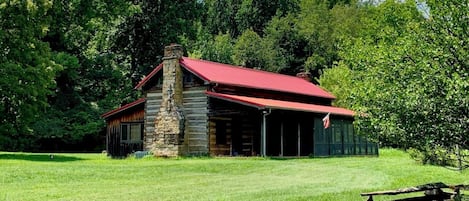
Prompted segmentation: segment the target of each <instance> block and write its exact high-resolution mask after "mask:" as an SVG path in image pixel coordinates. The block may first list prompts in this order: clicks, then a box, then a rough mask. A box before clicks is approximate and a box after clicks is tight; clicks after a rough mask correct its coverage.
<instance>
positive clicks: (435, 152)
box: [407, 146, 458, 167]
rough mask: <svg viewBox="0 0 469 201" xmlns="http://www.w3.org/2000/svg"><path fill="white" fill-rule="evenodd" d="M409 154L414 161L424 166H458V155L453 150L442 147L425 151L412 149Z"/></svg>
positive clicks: (428, 148) (429, 148)
mask: <svg viewBox="0 0 469 201" xmlns="http://www.w3.org/2000/svg"><path fill="white" fill-rule="evenodd" d="M407 152H408V153H409V155H410V157H411V158H412V159H414V160H416V161H417V162H419V163H422V164H431V165H440V166H453V167H457V166H458V160H457V156H456V154H455V153H454V152H452V150H446V149H444V148H443V147H440V146H434V147H426V148H425V150H424V151H421V150H418V149H414V148H410V149H408V150H407Z"/></svg>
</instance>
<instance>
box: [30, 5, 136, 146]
mask: <svg viewBox="0 0 469 201" xmlns="http://www.w3.org/2000/svg"><path fill="white" fill-rule="evenodd" d="M134 9H135V8H134V6H133V5H131V4H129V3H128V2H126V1H113V2H103V1H92V0H82V1H73V2H69V1H54V3H53V4H52V7H51V9H50V10H49V12H48V16H50V17H51V21H50V28H49V30H50V31H49V32H48V33H47V35H46V36H45V37H44V38H43V39H42V40H43V41H44V42H46V43H48V44H50V47H51V49H52V56H51V60H52V61H53V62H54V63H56V64H58V65H60V66H62V68H63V70H62V71H61V72H60V73H57V75H56V77H55V82H56V87H55V89H54V92H55V93H54V94H52V95H50V96H48V105H47V107H45V108H43V109H42V110H41V112H40V113H39V114H40V115H41V118H40V119H38V120H37V121H35V122H34V124H32V125H31V127H32V131H33V133H34V135H35V136H36V137H37V139H38V141H37V142H36V143H34V144H36V145H38V146H40V147H39V148H40V149H43V150H44V149H48V150H49V149H61V150H63V149H75V150H82V149H85V148H84V146H81V147H72V146H71V145H73V144H80V143H81V142H82V141H83V139H84V138H85V137H90V138H97V139H98V138H99V133H100V132H101V131H102V130H103V128H104V122H103V121H102V119H100V114H102V113H103V112H104V111H106V110H108V109H110V108H115V107H116V106H117V105H119V104H120V101H122V100H125V99H126V98H127V99H132V97H130V98H129V95H128V94H126V93H125V92H127V91H129V90H130V89H131V86H130V79H128V78H127V77H126V76H125V75H126V72H127V71H128V70H127V69H126V66H125V65H120V64H118V63H117V60H118V57H119V56H120V55H117V54H115V53H112V52H111V50H110V48H111V45H112V44H113V40H112V36H113V35H114V34H115V32H116V27H117V25H118V24H120V23H121V19H122V18H123V17H125V16H127V15H129V14H131V13H132V12H135V11H134ZM104 100H105V101H104ZM83 144H85V143H83ZM83 144H81V145H83ZM86 144H92V142H90V141H88V142H86Z"/></svg>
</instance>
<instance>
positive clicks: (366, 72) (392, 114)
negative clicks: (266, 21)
mask: <svg viewBox="0 0 469 201" xmlns="http://www.w3.org/2000/svg"><path fill="white" fill-rule="evenodd" d="M430 5H431V9H430V10H431V14H432V16H431V18H430V19H424V18H423V17H422V16H421V14H420V13H419V12H418V11H417V10H416V6H415V4H414V3H413V2H405V3H396V2H394V1H386V2H384V3H382V4H380V5H379V6H376V7H375V6H371V7H369V8H368V11H367V14H366V15H365V16H363V17H360V19H361V21H362V22H364V23H365V25H364V26H366V27H368V28H367V29H362V30H359V36H360V37H357V38H355V39H353V40H351V42H349V43H344V44H345V45H344V46H343V48H341V51H340V56H341V57H342V58H343V61H342V62H340V63H339V64H338V66H339V69H331V70H326V73H325V74H324V76H323V77H321V79H320V83H324V84H325V85H324V87H326V88H327V89H329V90H331V91H332V92H333V93H334V92H337V93H338V95H337V97H339V100H337V102H338V103H339V104H340V105H342V106H348V107H350V108H354V109H355V110H356V111H358V112H359V116H358V117H357V119H358V121H357V122H356V123H357V125H358V126H359V129H360V131H361V132H362V133H365V134H366V133H368V134H369V133H373V136H374V138H376V139H379V141H380V142H381V143H382V144H383V145H385V146H398V147H403V148H410V147H412V148H415V149H416V150H418V151H419V152H421V153H422V154H424V155H425V157H427V156H428V157H430V158H432V157H433V154H434V153H432V152H433V151H434V150H435V149H434V147H439V148H438V149H443V150H450V149H452V148H453V147H454V145H455V144H459V145H460V146H461V147H467V144H468V142H467V139H468V137H469V136H468V134H467V130H469V120H468V116H467V115H468V108H469V107H468V106H469V105H468V101H469V96H468V94H467V93H465V91H467V89H468V88H467V87H468V86H469V81H468V80H469V79H468V78H467V75H468V71H467V69H468V68H467V59H463V58H468V55H467V52H468V51H467V46H464V45H462V44H465V43H467V40H468V39H467V38H468V37H469V35H468V32H467V19H466V18H464V17H458V16H464V15H465V14H462V13H467V12H466V11H467V8H466V10H464V9H465V8H461V7H459V4H458V3H456V2H452V1H448V2H446V3H445V4H444V5H447V7H446V6H444V5H439V4H433V3H432V4H430ZM463 7H464V6H463ZM446 8H452V9H449V10H448V9H446ZM448 16H453V17H450V18H448ZM464 20H465V22H463V21H464ZM459 44H461V45H459ZM345 69H348V70H345ZM329 71H330V72H329ZM344 71H346V72H350V74H349V75H348V79H340V78H337V77H334V76H330V74H333V73H337V72H339V73H340V72H344ZM333 83H339V84H340V85H342V86H351V87H350V88H349V89H348V90H342V89H340V88H337V87H334V86H335V85H334V84H333ZM351 83H352V84H351ZM350 84H351V85H350ZM437 155H438V154H437ZM433 158H435V157H433ZM438 158H440V155H438V156H436V158H435V160H434V161H439V159H438ZM425 160H426V159H425ZM431 160H433V159H431Z"/></svg>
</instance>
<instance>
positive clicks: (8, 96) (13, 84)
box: [0, 1, 60, 150]
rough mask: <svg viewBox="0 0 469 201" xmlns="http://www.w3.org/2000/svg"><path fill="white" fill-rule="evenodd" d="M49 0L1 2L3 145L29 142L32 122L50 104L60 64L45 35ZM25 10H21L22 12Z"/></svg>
mask: <svg viewBox="0 0 469 201" xmlns="http://www.w3.org/2000/svg"><path fill="white" fill-rule="evenodd" d="M50 8H51V4H50V2H49V1H36V2H32V1H7V2H2V3H0V26H1V27H0V74H1V75H2V78H1V79H0V139H1V140H0V149H3V150H16V149H21V148H23V147H25V146H27V145H28V143H29V140H31V138H33V136H31V134H32V130H31V127H30V124H31V123H32V122H34V120H35V119H37V118H38V117H39V116H38V115H37V114H38V112H39V111H41V109H42V108H44V107H45V106H46V105H47V96H48V95H50V94H51V91H50V90H49V89H50V88H51V87H53V86H54V82H53V77H54V76H55V73H56V72H57V71H59V70H60V66H59V65H57V64H55V63H54V62H53V61H51V60H50V58H51V50H50V48H49V46H48V44H47V43H44V42H42V41H41V38H43V37H44V35H45V34H46V33H47V30H48V25H49V21H50V17H49V16H48V15H47V13H48V11H49V9H50ZM20 13H21V14H20Z"/></svg>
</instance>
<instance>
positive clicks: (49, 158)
mask: <svg viewBox="0 0 469 201" xmlns="http://www.w3.org/2000/svg"><path fill="white" fill-rule="evenodd" d="M0 160H25V161H35V162H70V161H80V160H86V159H83V158H78V157H74V156H64V155H56V154H52V155H51V154H20V153H12V154H0Z"/></svg>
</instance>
